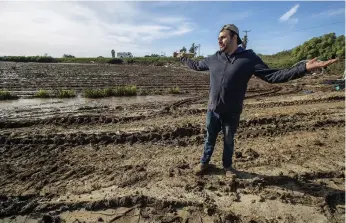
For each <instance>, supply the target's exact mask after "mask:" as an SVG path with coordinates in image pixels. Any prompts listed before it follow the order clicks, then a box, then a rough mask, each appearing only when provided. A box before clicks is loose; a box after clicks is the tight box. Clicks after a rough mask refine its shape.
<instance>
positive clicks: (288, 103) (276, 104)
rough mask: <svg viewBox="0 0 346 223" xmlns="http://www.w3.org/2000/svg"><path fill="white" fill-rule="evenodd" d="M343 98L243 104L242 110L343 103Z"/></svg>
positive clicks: (333, 97) (331, 97) (332, 97)
mask: <svg viewBox="0 0 346 223" xmlns="http://www.w3.org/2000/svg"><path fill="white" fill-rule="evenodd" d="M344 100H345V96H342V95H341V96H330V97H327V98H318V99H309V100H296V101H278V102H265V103H258V104H245V106H244V108H247V109H248V108H272V107H282V106H294V105H306V104H318V103H328V102H335V101H344Z"/></svg>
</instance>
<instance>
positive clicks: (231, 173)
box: [224, 167, 237, 179]
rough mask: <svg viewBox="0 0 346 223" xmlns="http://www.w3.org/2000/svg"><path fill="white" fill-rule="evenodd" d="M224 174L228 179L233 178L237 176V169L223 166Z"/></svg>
mask: <svg viewBox="0 0 346 223" xmlns="http://www.w3.org/2000/svg"><path fill="white" fill-rule="evenodd" d="M224 170H225V175H226V177H227V178H229V179H235V178H237V171H236V170H235V169H234V168H232V167H228V168H225V169H224Z"/></svg>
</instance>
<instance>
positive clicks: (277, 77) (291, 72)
mask: <svg viewBox="0 0 346 223" xmlns="http://www.w3.org/2000/svg"><path fill="white" fill-rule="evenodd" d="M337 60H338V59H332V60H328V61H317V58H314V59H312V60H310V61H309V62H307V63H303V64H299V65H297V66H294V67H291V68H286V69H270V68H269V67H268V65H266V64H265V63H264V62H263V61H262V59H261V58H260V57H259V56H257V55H256V59H255V66H254V68H255V69H254V75H255V76H257V77H259V78H261V79H262V80H264V81H266V82H268V83H284V82H288V81H290V80H295V79H298V78H301V77H304V76H305V74H306V73H307V72H309V71H311V70H313V69H316V68H322V67H327V66H328V65H330V64H332V63H334V62H335V61H337Z"/></svg>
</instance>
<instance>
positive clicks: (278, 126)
mask: <svg viewBox="0 0 346 223" xmlns="http://www.w3.org/2000/svg"><path fill="white" fill-rule="evenodd" d="M334 116H335V117H334V118H333V119H332V118H331V113H321V112H311V113H297V114H293V115H280V116H276V117H270V118H267V117H264V118H254V119H250V120H241V121H240V123H239V129H238V134H237V135H238V138H255V137H262V136H271V137H273V136H278V135H284V134H287V133H289V132H294V131H314V130H316V129H318V128H326V127H344V126H345V122H344V115H343V114H337V113H336V114H335V115H334ZM141 119H142V117H141V116H139V117H135V118H131V117H128V118H126V119H123V120H122V121H135V120H141ZM66 120H68V119H66ZM78 120H81V121H78ZM84 120H85V119H82V118H78V119H77V122H74V123H73V124H82V123H83V121H84ZM113 120H115V121H116V122H117V123H118V122H119V121H118V120H116V119H111V118H109V119H104V121H103V123H111V122H112V121H113ZM86 121H87V123H88V121H89V120H86ZM98 121H99V119H98ZM46 124H48V123H46ZM71 124H72V123H71ZM205 133H206V130H205V129H204V126H203V125H199V124H191V123H189V124H186V125H182V126H173V127H166V128H157V127H156V128H151V129H150V130H147V131H139V132H131V133H127V132H119V133H115V132H111V131H109V132H98V133H85V132H81V131H77V132H73V133H59V132H56V133H54V134H51V133H48V134H47V133H45V134H40V133H29V132H27V131H24V132H16V133H11V132H8V133H6V132H3V133H2V136H0V145H21V144H22V145H27V144H42V145H64V144H67V145H86V144H90V143H91V144H104V145H106V144H110V143H112V144H124V143H131V144H132V143H137V142H138V143H146V142H161V143H168V144H170V143H173V144H176V143H178V144H179V145H185V146H186V145H189V144H190V143H199V144H200V143H202V142H203V135H204V134H205ZM193 136H195V137H193ZM191 137H193V138H191ZM179 139H184V141H178V142H176V141H175V140H179Z"/></svg>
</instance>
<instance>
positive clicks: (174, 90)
mask: <svg viewBox="0 0 346 223" xmlns="http://www.w3.org/2000/svg"><path fill="white" fill-rule="evenodd" d="M168 93H170V94H180V93H181V91H180V88H179V87H171V88H169V89H168Z"/></svg>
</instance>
